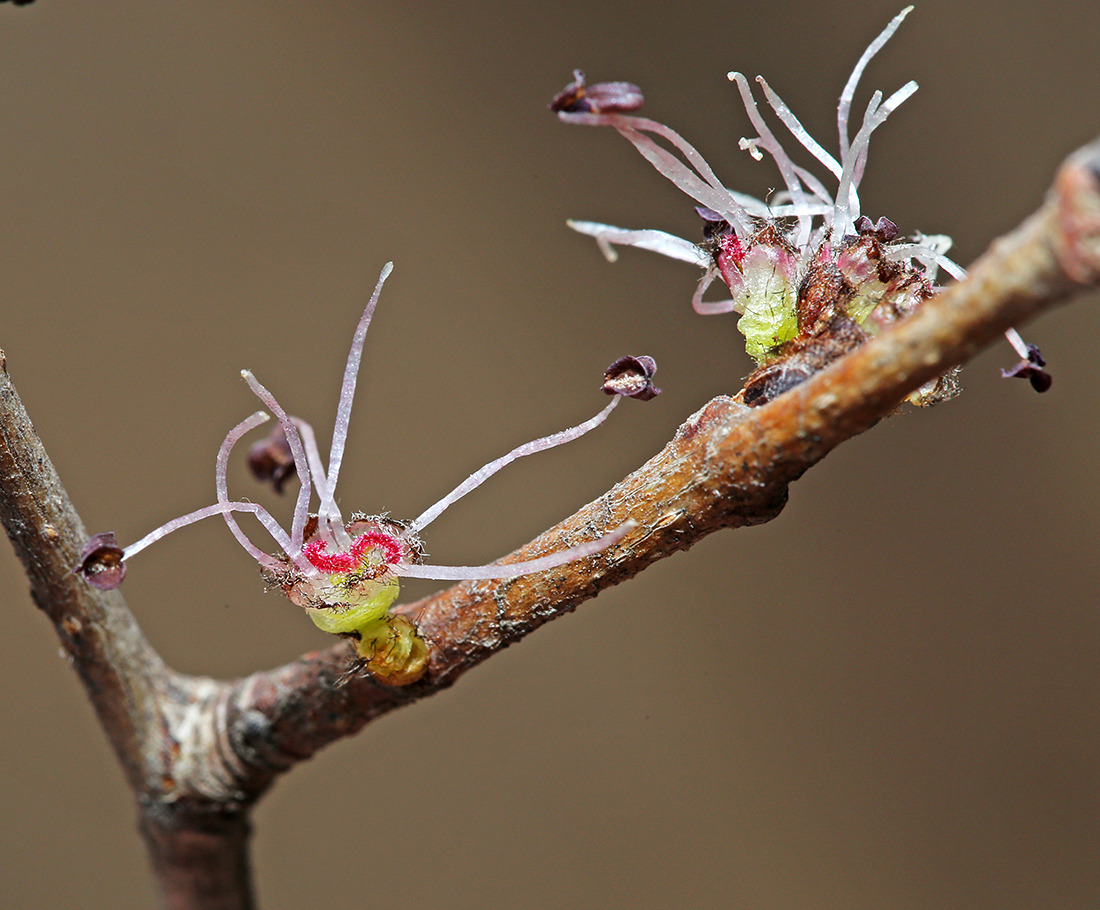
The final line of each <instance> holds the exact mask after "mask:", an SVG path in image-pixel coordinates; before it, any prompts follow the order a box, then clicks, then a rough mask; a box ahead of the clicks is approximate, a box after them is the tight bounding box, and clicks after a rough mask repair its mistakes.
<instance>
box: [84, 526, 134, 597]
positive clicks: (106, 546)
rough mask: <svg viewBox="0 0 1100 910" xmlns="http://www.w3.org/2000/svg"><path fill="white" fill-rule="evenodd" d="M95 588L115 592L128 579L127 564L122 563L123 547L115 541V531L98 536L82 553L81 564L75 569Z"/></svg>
mask: <svg viewBox="0 0 1100 910" xmlns="http://www.w3.org/2000/svg"><path fill="white" fill-rule="evenodd" d="M73 574H74V575H80V576H81V577H82V578H83V579H84V580H85V581H86V582H88V584H90V585H91V586H92V587H93V588H99V589H100V590H101V591H113V590H114V589H115V588H117V587H118V586H119V585H120V584H122V579H124V578H125V577H126V563H124V562H123V561H122V547H120V546H119V545H118V541H117V540H115V535H114V532H113V531H108V532H107V533H106V534H96V535H95V537H93V538H91V539H90V540H89V541H88V542H87V543H86V544H84V549H83V550H81V551H80V563H79V564H78V565H77V567H76V568H75V569H73Z"/></svg>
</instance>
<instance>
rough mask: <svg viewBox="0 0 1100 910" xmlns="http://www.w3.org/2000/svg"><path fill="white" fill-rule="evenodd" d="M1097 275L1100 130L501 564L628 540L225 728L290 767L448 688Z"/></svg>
mask: <svg viewBox="0 0 1100 910" xmlns="http://www.w3.org/2000/svg"><path fill="white" fill-rule="evenodd" d="M1098 282H1100V140H1097V141H1096V142H1093V143H1092V144H1091V145H1089V146H1086V147H1085V148H1082V149H1081V150H1079V151H1078V152H1076V153H1075V154H1074V155H1073V156H1071V157H1070V158H1069V159H1068V160H1067V161H1066V162H1065V164H1063V166H1062V168H1061V169H1060V171H1059V173H1058V176H1057V179H1056V182H1055V185H1054V188H1053V189H1052V191H1051V193H1050V194H1049V196H1048V198H1047V200H1046V202H1045V203H1044V205H1043V206H1042V207H1041V208H1040V209H1039V211H1037V212H1036V213H1035V214H1034V215H1032V216H1031V217H1030V218H1029V219H1027V221H1025V222H1024V223H1023V224H1022V225H1021V226H1020V227H1019V228H1017V229H1016V230H1015V231H1013V232H1012V233H1011V234H1009V235H1007V236H1005V237H1003V238H1001V239H999V240H997V241H995V242H994V243H993V244H992V246H991V247H990V249H989V251H988V252H987V253H986V254H985V255H984V256H982V257H981V258H980V259H979V260H978V261H977V262H976V263H975V264H974V266H973V269H972V271H971V272H970V274H969V276H968V277H967V278H966V279H965V280H963V281H960V282H958V283H957V284H955V285H953V286H951V287H949V288H947V289H946V290H944V291H943V292H941V293H939V294H937V295H936V296H935V297H934V298H933V299H932V300H930V301H928V302H927V303H925V304H924V305H923V306H922V307H921V308H920V309H919V310H918V311H917V312H916V313H915V314H913V316H911V317H910V318H908V319H906V320H904V321H903V322H902V323H900V324H898V325H897V326H895V327H893V328H891V329H890V330H888V331H885V332H883V333H882V334H881V335H879V336H878V337H876V338H874V339H873V340H871V341H870V342H868V343H867V344H866V345H864V346H863V347H861V348H859V349H858V350H856V351H854V352H852V353H850V354H848V355H847V356H845V357H843V358H841V359H840V360H839V361H837V362H836V363H834V364H832V365H831V366H830V367H828V368H826V369H825V370H823V371H821V372H820V373H818V374H817V375H815V376H813V377H811V378H810V379H809V380H807V381H806V382H805V383H803V384H802V385H799V386H797V387H796V388H794V389H793V390H791V391H790V392H788V393H786V394H784V395H780V396H779V397H778V398H776V399H775V400H774V401H772V402H770V403H769V404H766V405H764V406H763V407H759V408H748V407H745V406H744V405H743V404H741V403H740V401H739V397H740V396H738V398H726V397H719V398H715V399H714V400H712V401H711V402H710V403H708V404H707V405H706V406H705V407H704V408H703V409H701V410H700V411H698V412H697V413H696V414H694V415H693V416H692V417H690V418H689V419H688V420H687V421H686V422H685V423H684V424H683V425H682V426H681V427H680V429H679V430H678V431H677V434H676V436H675V438H674V439H673V440H672V441H671V442H670V443H669V444H668V445H667V446H665V448H664V449H663V450H662V451H661V452H660V453H659V454H658V455H656V456H654V457H653V458H651V459H650V460H649V461H648V462H646V464H644V465H643V466H642V467H641V468H639V469H638V470H637V471H635V472H634V473H633V474H631V475H630V476H629V477H627V478H626V479H624V480H623V481H621V482H620V483H618V484H616V485H615V486H614V487H613V488H612V489H611V490H609V491H608V492H607V493H605V494H604V495H603V496H601V497H600V498H599V499H597V500H595V501H594V502H592V503H589V504H588V505H587V506H585V507H584V508H582V509H581V510H580V511H578V512H577V513H576V514H574V515H573V516H571V517H570V518H568V519H566V520H565V521H563V522H561V523H560V524H559V525H557V526H556V527H554V528H551V529H550V530H549V531H546V532H545V533H544V534H542V535H540V536H539V537H538V538H536V539H535V540H533V541H532V542H531V543H529V544H527V545H526V546H524V547H522V548H521V549H519V550H517V551H515V552H514V553H512V554H510V555H509V556H508V557H506V558H505V559H503V560H501V562H513V561H519V560H524V559H533V558H535V557H537V556H540V555H543V554H545V553H548V552H552V551H554V550H558V549H561V548H563V547H566V546H569V545H570V544H572V543H574V542H576V540H577V539H579V535H580V534H584V535H587V537H588V538H591V537H592V536H595V535H597V534H599V533H602V532H604V531H605V530H607V529H609V528H613V527H615V526H617V525H619V524H621V523H622V522H624V521H626V520H627V519H632V520H634V521H636V522H638V524H639V528H638V530H637V531H636V532H634V533H632V534H630V535H629V536H628V537H627V538H626V539H624V540H623V541H622V542H621V543H620V544H619V545H617V546H615V547H613V548H612V549H611V550H608V551H605V552H603V553H601V554H599V555H597V556H594V557H592V558H590V559H587V560H584V561H583V562H578V563H571V564H570V565H568V566H564V567H562V568H560V569H556V570H553V571H551V572H545V573H542V574H539V575H532V576H524V577H520V578H516V579H511V580H507V581H500V582H464V583H462V584H458V585H455V586H454V587H452V588H449V589H447V590H445V591H442V592H440V593H438V594H434V595H432V596H430V597H427V598H424V599H423V600H420V601H418V602H416V603H413V604H407V605H404V606H401V607H399V608H398V610H399V611H400V612H402V613H404V614H405V615H407V616H410V617H411V618H413V619H415V620H416V622H417V624H418V626H419V627H420V630H421V633H422V634H423V635H425V636H426V637H427V638H429V639H430V640H431V642H432V654H431V662H430V665H429V670H428V673H427V674H426V676H425V677H424V679H422V680H421V681H420V682H418V683H416V684H414V685H412V686H408V687H405V688H404V689H400V690H396V689H390V688H388V687H385V686H381V685H379V684H378V683H376V682H374V681H373V680H372V679H370V678H369V677H362V676H359V677H352V678H350V679H348V680H347V681H346V683H345V684H344V685H339V684H338V683H339V681H340V680H341V679H342V678H343V677H345V676H346V675H347V668H348V667H349V665H351V664H352V661H353V657H354V655H353V651H352V649H351V647H350V646H348V645H343V644H341V645H337V646H335V647H333V648H330V649H329V650H328V651H325V652H321V653H316V654H310V655H307V656H306V657H304V658H303V659H302V660H300V661H296V662H294V663H291V664H287V665H286V666H284V667H281V668H278V669H276V670H272V671H270V672H267V673H258V674H254V675H253V676H251V677H249V678H248V679H247V680H243V681H240V682H238V683H237V684H235V686H234V692H233V695H232V709H231V714H230V718H231V725H232V729H231V732H230V738H231V740H232V741H233V742H234V745H235V747H236V748H237V749H238V750H239V754H241V755H252V756H254V759H253V760H254V761H256V767H257V768H258V769H260V768H262V769H265V771H267V772H272V771H274V770H275V769H279V770H281V769H283V768H285V767H288V766H289V765H291V764H293V763H294V762H295V761H297V760H300V759H302V758H306V757H308V756H310V755H312V754H313V753H314V752H316V751H317V750H318V749H320V748H322V747H323V746H325V745H327V744H328V743H330V742H332V741H334V740H336V739H340V738H341V737H344V736H348V735H351V734H352V733H355V732H356V731H357V730H359V729H360V728H361V727H362V726H363V725H364V724H366V723H368V722H370V721H371V720H373V719H374V718H376V717H378V716H379V715H381V714H384V713H386V712H388V711H391V710H393V709H394V708H397V707H400V706H402V705H405V704H408V703H409V702H410V701H413V700H415V699H418V698H422V697H424V696H426V695H430V694H432V693H434V692H436V691H438V690H440V689H442V688H446V687H447V686H449V685H451V684H452V683H453V682H454V681H455V680H456V679H457V678H458V677H459V676H461V675H462V673H464V672H465V671H466V670H468V669H469V668H470V667H473V666H475V665H476V664H478V663H480V662H481V661H483V660H485V659H487V658H488V657H491V656H492V655H493V654H495V653H496V652H498V651H500V650H501V649H503V648H505V647H507V646H508V645H509V644H511V643H512V642H515V641H518V640H519V639H520V638H523V637H524V636H525V635H527V634H529V633H530V632H532V631H534V630H535V629H536V628H538V627H539V626H540V625H542V624H543V623H545V622H548V621H550V620H551V619H555V618H557V617H558V616H561V615H562V614H564V613H568V612H570V611H572V610H573V609H574V608H575V607H576V606H577V605H578V604H579V603H581V602H582V601H584V600H587V599H589V598H591V597H595V596H596V594H598V593H599V592H600V591H602V590H603V589H604V588H607V587H610V586H612V585H615V584H618V583H619V582H621V581H625V580H626V579H628V578H631V577H632V576H634V575H636V574H637V573H638V572H640V571H641V570H642V569H644V568H645V567H646V566H648V565H649V564H650V563H653V562H656V561H657V560H658V559H662V558H664V557H666V556H669V555H671V554H672V553H674V552H676V551H677V550H684V549H687V548H688V547H690V546H692V545H693V544H695V543H697V542H698V541H699V540H701V539H702V538H703V537H705V536H707V535H708V534H710V533H712V532H714V531H717V530H719V529H721V528H727V527H741V526H744V525H753V524H760V523H763V522H766V521H770V520H771V519H772V518H774V517H775V516H776V515H778V514H779V512H780V510H781V509H782V508H783V505H784V504H785V503H786V500H787V492H788V486H789V484H790V483H792V482H793V481H795V480H797V479H798V478H799V477H801V476H802V474H803V473H804V472H805V471H806V470H807V469H808V468H810V467H811V466H812V465H814V464H816V463H817V462H818V461H820V460H821V459H822V458H824V457H825V455H827V454H828V453H829V452H830V451H831V450H832V449H833V448H835V447H836V446H838V445H839V444H840V443H842V442H843V441H844V440H846V439H850V438H851V437H853V436H856V435H858V434H859V433H862V432H863V431H864V430H866V429H868V428H870V427H871V426H873V425H874V424H875V423H877V422H878V421H879V420H881V419H882V418H883V417H887V416H889V415H890V414H892V413H893V412H894V411H895V410H896V408H897V407H898V405H899V404H900V403H901V402H902V401H903V400H904V399H905V397H906V396H907V395H908V394H909V393H910V392H912V391H913V390H914V389H916V388H918V387H920V386H921V385H922V384H924V383H925V382H927V381H929V380H931V379H934V378H935V377H936V376H939V375H940V374H942V373H943V372H944V371H945V370H947V369H949V368H951V367H953V366H956V365H958V364H960V363H963V362H964V361H966V360H968V359H969V358H971V357H972V356H974V354H975V353H977V352H978V351H979V350H980V349H981V348H982V347H984V346H985V345H988V344H990V343H991V342H993V341H994V340H995V339H997V338H998V337H999V336H1000V335H1001V334H1002V333H1003V332H1004V331H1005V330H1006V329H1008V328H1010V327H1012V326H1017V325H1021V324H1023V323H1024V322H1026V321H1027V320H1029V319H1031V318H1033V317H1034V316H1035V315H1037V314H1038V313H1040V312H1042V311H1043V310H1045V309H1049V308H1051V307H1053V306H1055V305H1056V304H1058V303H1061V302H1063V301H1064V300H1065V299H1066V298H1068V297H1069V296H1070V295H1072V294H1075V293H1079V292H1081V291H1083V290H1086V289H1088V288H1091V287H1095V286H1096V285H1097V283H1098ZM260 718H263V721H262V723H259V719H260ZM246 719H247V722H246ZM258 723H259V726H261V727H262V728H263V736H262V737H261V738H260V739H262V742H263V745H262V747H258V746H257V736H256V729H257V724H258Z"/></svg>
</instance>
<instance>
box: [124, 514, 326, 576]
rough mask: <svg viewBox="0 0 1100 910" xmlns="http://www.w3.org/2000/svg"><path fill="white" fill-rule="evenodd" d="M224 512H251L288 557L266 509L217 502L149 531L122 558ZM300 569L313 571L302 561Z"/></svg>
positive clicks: (283, 534)
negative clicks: (181, 529) (174, 532)
mask: <svg viewBox="0 0 1100 910" xmlns="http://www.w3.org/2000/svg"><path fill="white" fill-rule="evenodd" d="M226 512H251V513H252V514H253V515H255V516H256V517H257V518H258V519H259V520H260V524H262V525H263V526H264V527H265V528H266V529H267V531H268V533H269V534H270V535H271V536H272V537H273V538H274V539H275V542H276V543H277V544H278V545H279V549H281V550H282V551H283V552H284V553H286V554H287V555H288V556H290V553H291V546H290V538H289V537H287V534H286V531H284V530H283V529H282V528H281V527H279V523H278V522H277V521H276V520H275V519H274V518H272V517H271V513H270V512H268V511H267V509H265V508H264V507H263V506H261V505H257V504H256V503H254V502H225V503H221V502H219V503H217V504H216V505H212V506H207V507H206V508H204V509H197V510H196V511H194V512H189V513H188V514H186V515H181V516H180V517H179V518H173V519H172V520H171V521H169V522H165V523H164V524H162V525H161V526H160V527H159V528H157V529H156V530H154V531H150V532H149V533H148V534H146V535H145V536H144V537H143V538H141V540H139V541H138V542H137V543H132V544H130V546H128V547H127V548H126V549H125V550H123V552H122V558H123V559H124V560H125V559H129V558H130V557H131V556H135V555H136V554H138V553H140V552H141V551H142V550H144V549H145V548H146V547H147V546H149V545H150V544H153V543H156V542H157V541H158V540H160V539H161V538H162V537H164V536H166V535H168V534H171V533H172V532H173V531H178V530H179V529H180V528H185V527H187V526H188V525H192V524H194V523H195V522H196V521H202V520H203V519H204V518H210V517H211V516H214V515H224V514H225V513H226ZM295 562H297V560H295ZM302 568H307V569H309V571H313V569H312V567H310V566H309V564H308V563H305V562H304V561H303V564H302Z"/></svg>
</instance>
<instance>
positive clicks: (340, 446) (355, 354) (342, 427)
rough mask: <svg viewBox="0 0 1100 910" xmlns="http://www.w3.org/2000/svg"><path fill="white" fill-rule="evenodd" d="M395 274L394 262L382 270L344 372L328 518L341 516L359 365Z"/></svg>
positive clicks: (325, 511) (331, 460) (331, 455)
mask: <svg viewBox="0 0 1100 910" xmlns="http://www.w3.org/2000/svg"><path fill="white" fill-rule="evenodd" d="M392 271H393V263H392V262H387V263H386V264H385V265H384V266H383V267H382V273H381V274H380V275H379V276H378V283H377V284H376V285H375V286H374V293H373V294H371V296H370V300H369V301H367V307H366V309H365V310H364V311H363V315H362V317H360V319H359V324H358V325H357V326H356V327H355V335H354V336H353V337H352V341H351V351H350V352H349V353H348V363H347V366H346V367H345V368H344V381H343V384H342V385H341V386H340V404H339V405H338V406H337V408H336V424H335V426H334V428H333V431H332V449H331V451H330V452H329V457H328V475H327V478H328V483H327V484H326V486H327V490H326V494H327V495H326V499H325V501H323V502H322V503H321V512H322V514H324V515H332V516H339V514H340V512H339V510H338V509H337V508H336V502H335V500H334V498H333V497H334V496H335V495H336V481H337V479H338V478H339V477H340V465H341V463H342V462H343V460H344V446H345V444H346V443H347V439H348V423H349V422H350V420H351V405H352V399H353V398H354V397H355V382H356V379H357V378H358V376H359V363H360V361H361V360H362V359H363V343H364V341H365V339H366V337H367V329H368V328H369V327H370V321H371V317H372V316H373V315H374V309H375V307H376V306H377V305H378V295H379V294H381V293H382V285H383V284H385V283H386V279H387V278H388V277H389V276H390V272H392Z"/></svg>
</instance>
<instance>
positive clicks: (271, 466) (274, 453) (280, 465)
mask: <svg viewBox="0 0 1100 910" xmlns="http://www.w3.org/2000/svg"><path fill="white" fill-rule="evenodd" d="M248 468H249V470H250V471H251V472H252V476H253V477H255V478H256V479H257V480H259V481H261V482H263V483H270V484H271V485H272V486H273V487H275V492H276V493H282V492H283V486H284V485H285V484H286V482H287V480H289V479H290V477H291V475H292V474H294V456H293V455H292V454H291V451H290V443H289V442H287V438H286V433H284V432H283V428H282V427H280V426H276V427H275V429H274V430H272V431H271V435H270V436H268V437H267V438H266V439H261V440H260V441H259V442H256V443H253V444H252V446H251V447H250V448H249V450H248Z"/></svg>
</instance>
